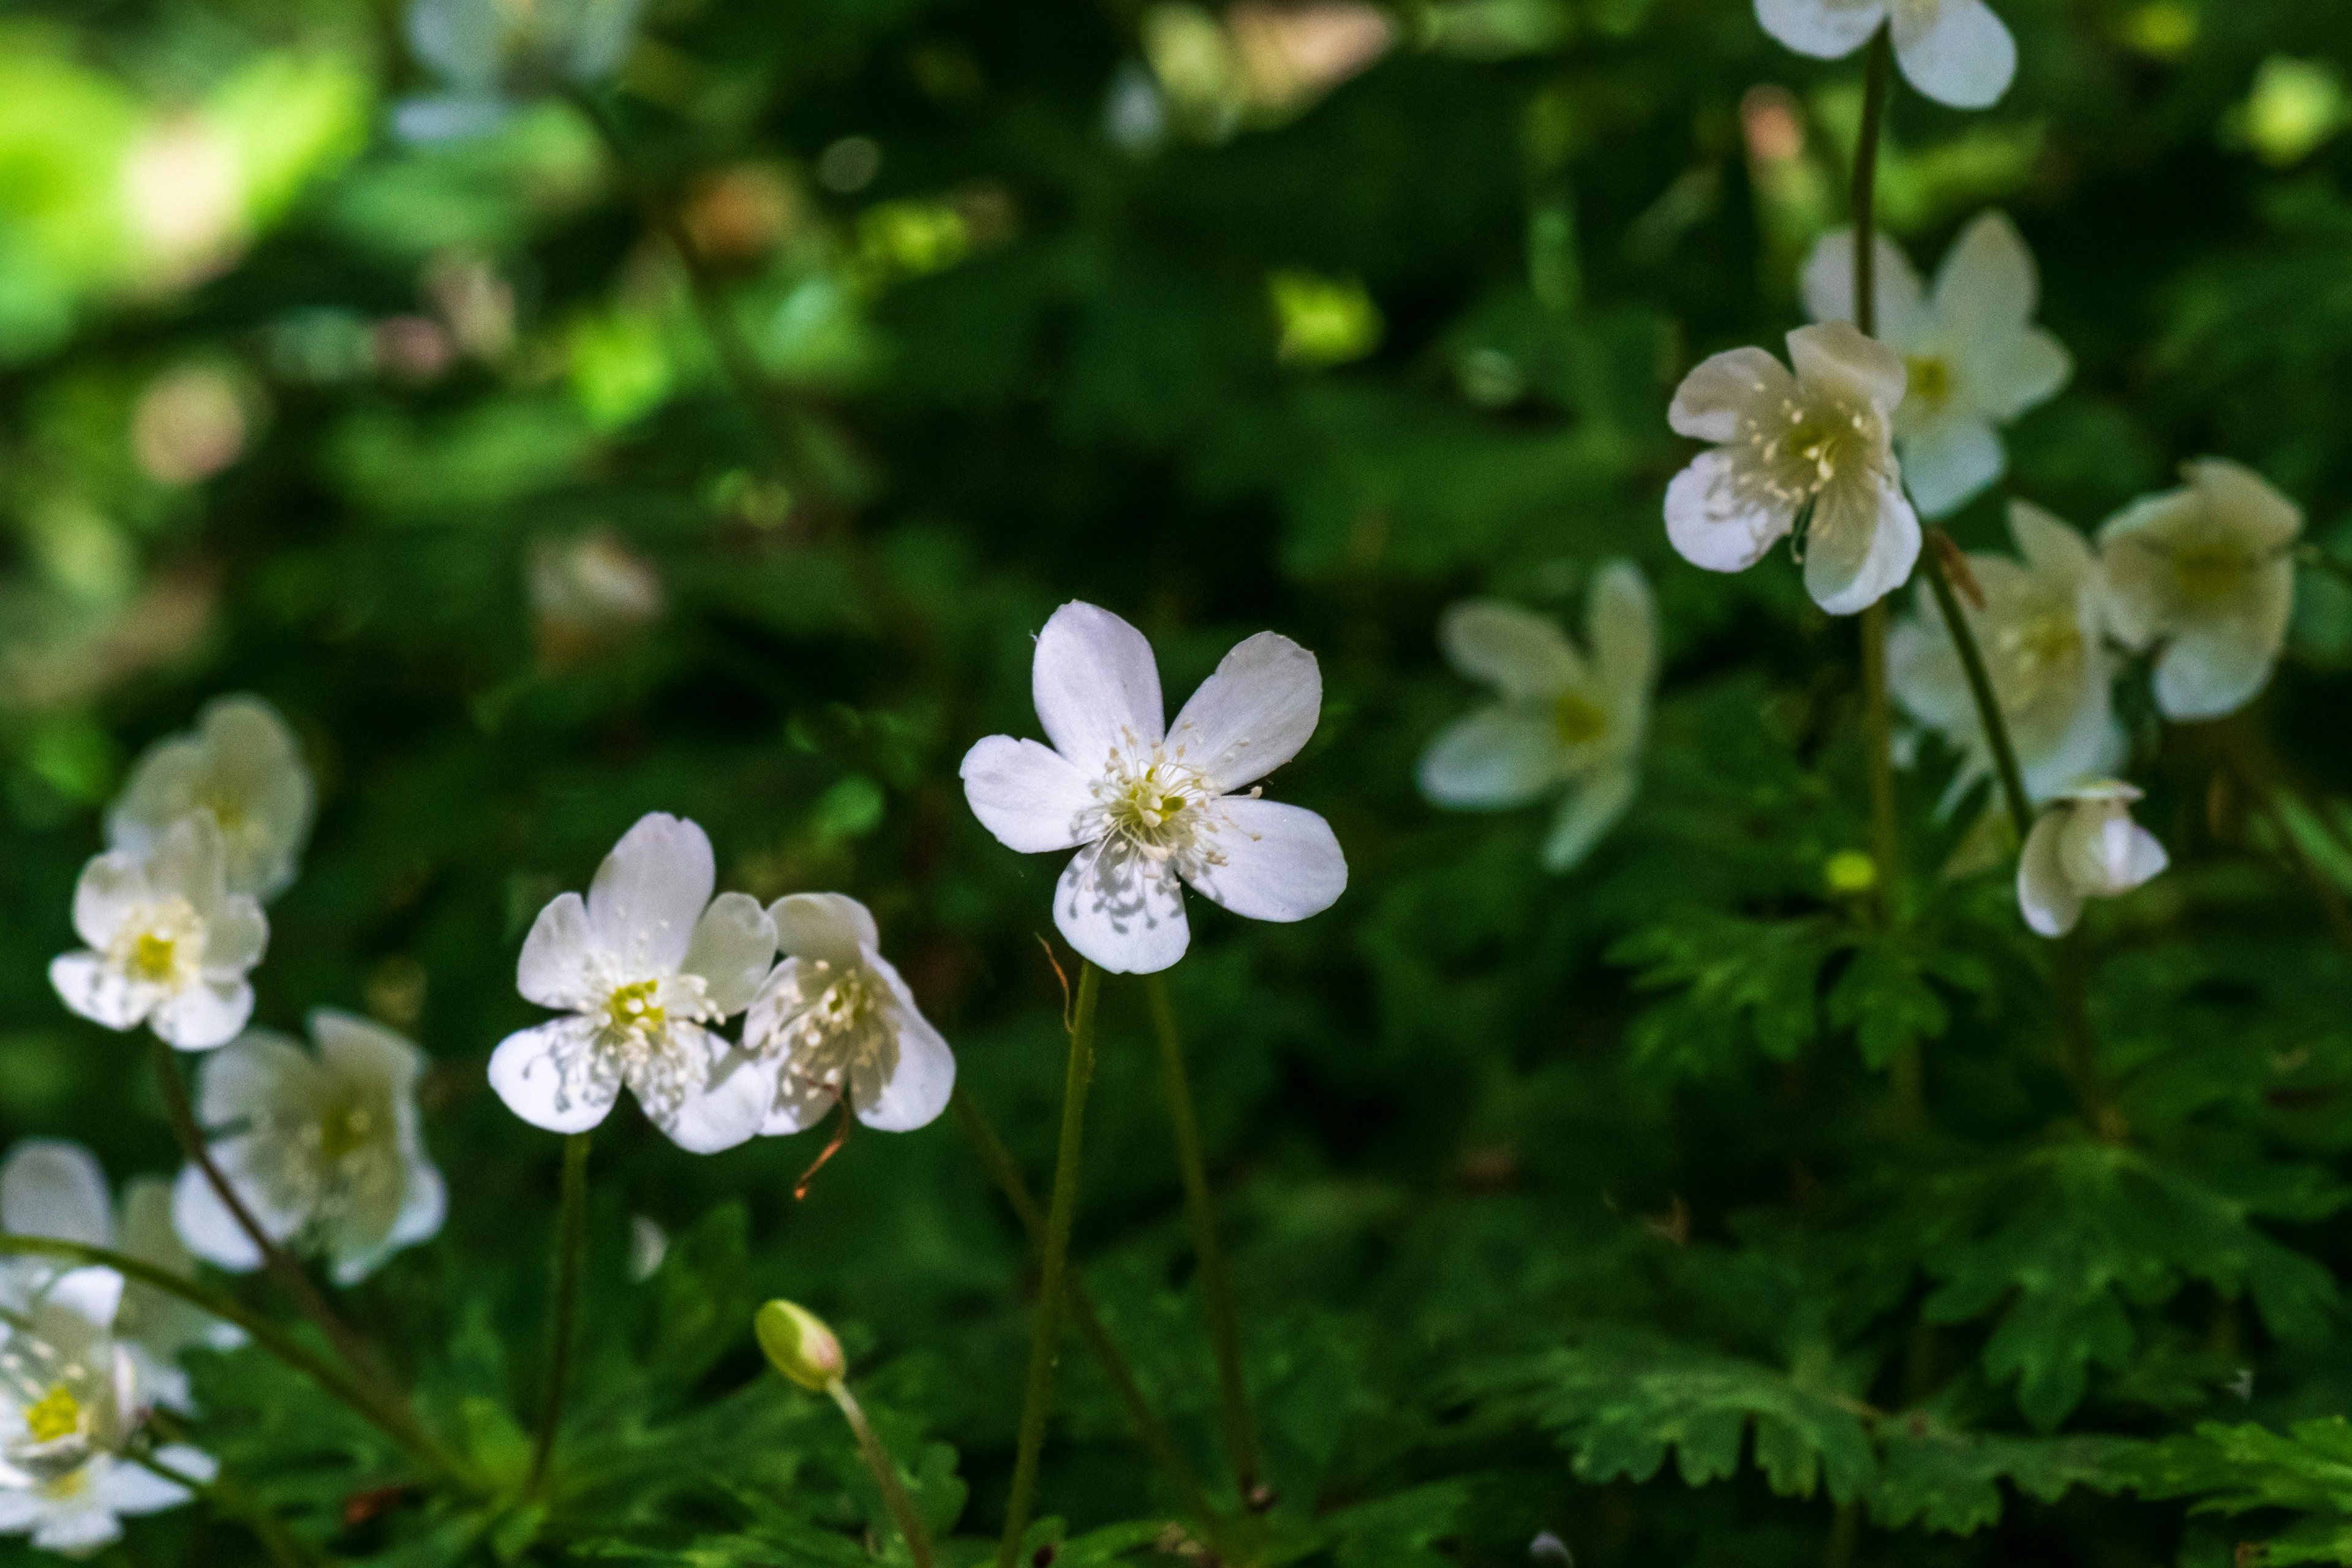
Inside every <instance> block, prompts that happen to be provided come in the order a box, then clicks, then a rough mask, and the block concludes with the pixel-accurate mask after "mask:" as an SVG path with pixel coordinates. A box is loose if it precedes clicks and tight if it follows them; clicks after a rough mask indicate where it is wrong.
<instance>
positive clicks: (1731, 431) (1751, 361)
mask: <svg viewBox="0 0 2352 1568" xmlns="http://www.w3.org/2000/svg"><path fill="white" fill-rule="evenodd" d="M1795 394H1796V383H1795V382H1794V380H1793V379H1791V377H1790V374H1789V372H1788V370H1787V369H1786V367H1784V366H1783V365H1782V364H1781V363H1780V361H1779V360H1776V359H1774V358H1773V357H1772V356H1771V355H1770V354H1769V353H1765V352H1764V351H1763V350H1762V349H1759V348H1740V349H1732V350H1729V351H1728V352H1727V353H1719V354H1711V355H1709V356H1708V357H1707V358H1706V359H1703V360H1701V361H1699V363H1698V364H1697V366H1696V368H1694V369H1693V370H1692V371H1691V373H1690V374H1688V375H1686V376H1685V377H1683V384H1681V385H1680V386H1678V387H1676V388H1675V400H1674V402H1673V403H1672V404H1670V405H1667V408H1666V424H1667V425H1668V426H1671V427H1672V428H1673V430H1674V432H1675V435H1677V436H1688V437H1691V438H1692V439H1693V440H1697V441H1715V442H1724V441H1729V440H1733V439H1735V438H1737V437H1738V434H1739V416H1740V415H1741V414H1742V413H1743V412H1745V411H1746V410H1747V409H1748V407H1749V406H1750V405H1755V404H1759V403H1760V404H1763V405H1766V406H1768V407H1771V406H1778V405H1780V403H1782V402H1783V401H1785V400H1786V399H1788V398H1790V397H1791V396H1794V395H1795Z"/></svg>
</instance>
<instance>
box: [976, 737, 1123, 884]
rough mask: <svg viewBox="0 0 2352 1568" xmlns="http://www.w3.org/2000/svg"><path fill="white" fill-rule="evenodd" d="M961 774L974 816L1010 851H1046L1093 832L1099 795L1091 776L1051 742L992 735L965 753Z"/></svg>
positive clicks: (1073, 843) (1082, 840)
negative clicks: (1089, 780)
mask: <svg viewBox="0 0 2352 1568" xmlns="http://www.w3.org/2000/svg"><path fill="white" fill-rule="evenodd" d="M958 772H959V773H961V776H962V779H963V795H964V799H965V800H967V801H969V802H970V803H971V814H972V815H973V816H977V817H978V818H980V825H981V826H982V827H985V828H987V829H988V830H989V831H990V832H991V833H993V834H994V835H996V837H997V841H998V842H999V843H1001V844H1003V846H1004V847H1006V848H1007V849H1017V850H1020V851H1021V852H1022V853H1023V854H1024V855H1034V854H1041V853H1043V852H1045V851H1046V850H1051V849H1068V848H1071V847H1075V846H1076V845H1079V844H1083V843H1085V842H1086V841H1087V838H1088V837H1091V836H1092V831H1093V827H1094V823H1095V817H1096V809H1095V798H1094V795H1093V792H1092V791H1090V790H1089V789H1088V788H1087V775H1086V774H1085V773H1081V772H1079V771H1078V768H1077V767H1076V764H1075V763H1071V762H1070V760H1069V759H1068V758H1066V757H1065V756H1063V755H1062V753H1061V752H1057V751H1055V750H1054V749H1053V748H1052V747H1051V746H1045V745H1040V744H1039V743H1038V742H1034V741H1016V740H1014V739H1013V737H1012V736H1010V735H991V736H989V737H988V738H987V739H986V740H984V741H982V742H979V743H978V744H977V745H975V746H973V747H972V749H971V751H969V752H965V753H964V759H963V766H962V767H961V769H959V770H958Z"/></svg>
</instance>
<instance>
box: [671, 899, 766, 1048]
mask: <svg viewBox="0 0 2352 1568" xmlns="http://www.w3.org/2000/svg"><path fill="white" fill-rule="evenodd" d="M775 957H776V922H775V921H772V920H771V919H769V918H768V911H767V910H763V909H761V907H760V900H757V899H755V898H753V897H751V895H750V894H749V893H721V894H719V897H718V898H716V899H714V900H711V903H710V907H709V909H708V910H704V911H703V913H702V918H701V920H699V921H696V922H695V927H694V941H693V942H692V943H691V944H690V945H689V946H688V948H687V951H686V962H685V963H684V964H683V965H681V968H682V970H683V972H684V973H688V974H698V975H700V976H701V977H702V981H703V984H704V985H705V986H706V987H708V989H709V996H710V1002H711V1005H713V1006H715V1007H717V1008H718V1009H719V1016H721V1017H725V1018H731V1017H733V1016H735V1015H736V1014H738V1013H740V1012H741V1011H742V1010H743V1009H744V1008H746V1007H748V1006H750V1005H751V998H752V996H753V995H754V994H757V993H758V991H759V989H760V982H761V980H763V979H765V978H766V977H767V973H768V965H769V964H770V963H773V962H774V961H775Z"/></svg>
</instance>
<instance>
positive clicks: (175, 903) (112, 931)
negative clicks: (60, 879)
mask: <svg viewBox="0 0 2352 1568" xmlns="http://www.w3.org/2000/svg"><path fill="white" fill-rule="evenodd" d="M73 923H74V931H76V932H77V933H78V934H79V936H80V937H81V939H82V941H84V942H88V943H89V947H88V948H85V949H83V950H82V951H80V952H68V953H64V954H61V955H60V956H59V957H58V959H57V960H56V961H55V962H54V963H51V964H50V965H49V984H52V985H54V986H55V987H56V988H57V993H58V996H59V997H60V998H62V999H63V1000H64V1002H65V1005H67V1006H68V1007H70V1008H72V1009H73V1010H74V1011H75V1012H77V1013H79V1014H80V1015H81V1016H83V1017H85V1018H89V1019H92V1020H94V1021H95V1022H98V1023H100V1024H103V1025H105V1026H107V1027H108V1028H110V1029H131V1028H136V1027H137V1026H139V1025H141V1024H142V1023H143V1024H146V1025H148V1026H150V1027H152V1029H153V1030H154V1031H155V1033H156V1034H158V1035H159V1036H161V1037H163V1038H164V1039H166V1040H168V1041H170V1042H171V1043H172V1044H173V1045H175V1046H177V1047H180V1048H181V1049H182V1050H184V1051H200V1050H207V1049H209V1048H211V1047H214V1046H218V1045H225V1044H226V1043H227V1042H228V1041H229V1040H231V1039H232V1038H234V1037H236V1032H237V1031H238V1030H239V1029H242V1028H244V1027H245V1021H246V1019H247V1018H248V1017H250V1016H252V1014H253V987H252V985H251V984H248V983H247V980H246V974H247V972H248V971H250V970H251V969H252V968H253V966H254V965H255V964H257V963H260V962H261V952H262V949H263V948H265V947H267V946H268V943H269V922H268V920H267V919H266V918H265V917H264V916H263V914H262V912H261V906H260V904H258V903H257V902H256V901H255V900H253V899H252V898H251V897H249V896H247V894H244V893H232V892H230V891H229V890H228V883H227V859H226V852H225V850H224V848H223V847H222V844H221V835H220V829H219V828H218V827H217V826H214V823H213V818H212V816H211V815H210V814H209V813H207V812H197V813H196V814H194V816H184V817H182V818H181V819H180V820H179V821H178V822H177V823H176V824H174V825H173V827H172V829H171V831H170V832H168V833H166V834H164V835H163V837H162V838H161V839H160V840H158V841H157V842H156V844H155V846H154V847H153V849H152V851H150V852H148V853H147V854H144V855H141V854H137V853H133V852H132V851H131V850H127V849H110V850H109V851H107V853H105V854H103V855H100V856H98V857H96V858H93V859H92V860H91V861H90V862H89V865H88V866H86V867H84V868H82V874H81V881H80V884H79V886H77V887H76V888H75V889H74V907H73Z"/></svg>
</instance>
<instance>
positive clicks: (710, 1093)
mask: <svg viewBox="0 0 2352 1568" xmlns="http://www.w3.org/2000/svg"><path fill="white" fill-rule="evenodd" d="M669 1038H670V1043H671V1046H672V1047H673V1048H674V1049H680V1050H688V1051H697V1052H699V1053H702V1055H703V1057H704V1059H705V1060H706V1061H707V1062H709V1077H708V1079H705V1080H704V1081H703V1082H701V1083H699V1084H696V1085H693V1086H691V1087H689V1088H688V1089H687V1090H686V1092H685V1093H683V1094H679V1095H677V1096H674V1097H669V1096H656V1097H654V1098H653V1099H651V1100H648V1099H647V1098H646V1094H645V1092H644V1089H643V1088H642V1087H640V1086H632V1087H637V1088H638V1094H637V1103H638V1104H640V1105H642V1106H644V1107H645V1110H646V1117H647V1119H648V1120H650V1121H652V1122H653V1124H654V1125H655V1126H656V1127H658V1128H660V1129H661V1130H662V1131H664V1132H666V1133H667V1134H668V1135H669V1141H670V1142H673V1143H675V1144H677V1146H678V1147H679V1148H681V1149H683V1150H685V1151H686V1152H688V1153H689V1154H716V1153H718V1152H719V1151H721V1150H723V1149H732V1148H733V1147H735V1145H736V1144H738V1143H741V1142H746V1141H747V1140H749V1139H751V1138H752V1137H755V1136H757V1135H758V1133H759V1131H760V1127H761V1123H762V1122H763V1121H765V1120H766V1119H767V1114H768V1109H769V1107H770V1105H771V1104H772V1103H773V1101H774V1089H775V1080H774V1079H772V1078H771V1077H769V1076H768V1075H767V1074H765V1073H763V1072H761V1070H760V1068H759V1066H758V1064H757V1063H755V1062H753V1061H752V1060H751V1058H749V1057H746V1056H743V1055H742V1054H740V1052H737V1051H734V1050H731V1049H730V1048H729V1047H728V1044H727V1042H726V1041H725V1040H722V1039H720V1038H719V1037H718V1036H717V1035H714V1034H712V1033H710V1032H709V1030H708V1029H702V1028H698V1027H696V1026H693V1025H691V1024H672V1025H671V1026H670V1027H669Z"/></svg>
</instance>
